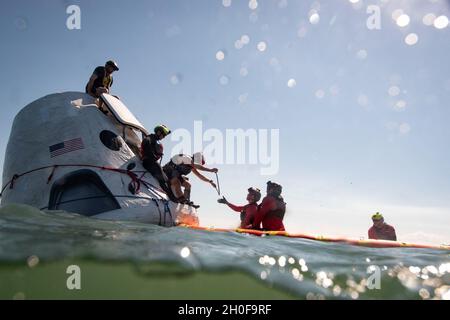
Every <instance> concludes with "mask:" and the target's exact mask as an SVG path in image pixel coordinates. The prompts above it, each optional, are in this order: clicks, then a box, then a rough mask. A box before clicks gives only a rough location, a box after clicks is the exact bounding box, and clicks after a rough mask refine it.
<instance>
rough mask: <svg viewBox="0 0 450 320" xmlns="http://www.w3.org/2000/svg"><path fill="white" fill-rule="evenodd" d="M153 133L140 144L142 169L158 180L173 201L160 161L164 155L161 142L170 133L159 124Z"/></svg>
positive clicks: (165, 127)
mask: <svg viewBox="0 0 450 320" xmlns="http://www.w3.org/2000/svg"><path fill="white" fill-rule="evenodd" d="M153 131H154V133H151V134H149V135H148V136H146V137H145V138H144V139H142V143H141V159H142V165H143V166H144V168H145V169H146V170H147V171H148V172H150V173H151V175H152V176H153V177H154V178H155V179H156V180H158V182H159V185H160V186H161V188H162V189H163V190H164V192H165V193H166V194H167V195H168V196H169V198H170V199H171V200H173V194H172V191H171V190H170V188H169V186H168V184H167V182H168V179H167V176H166V175H165V174H164V171H163V169H162V168H161V164H160V161H161V159H162V156H163V154H164V152H163V150H164V148H163V145H162V144H161V142H160V141H161V140H162V139H164V138H165V137H166V136H167V135H169V134H170V133H171V131H170V129H169V128H168V127H167V126H165V125H163V124H161V125H158V126H156V127H155V129H154V130H153Z"/></svg>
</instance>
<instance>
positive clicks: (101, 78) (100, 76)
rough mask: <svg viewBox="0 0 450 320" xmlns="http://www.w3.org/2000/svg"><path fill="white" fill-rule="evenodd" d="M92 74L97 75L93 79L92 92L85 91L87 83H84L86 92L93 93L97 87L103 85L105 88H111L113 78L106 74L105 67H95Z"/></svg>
mask: <svg viewBox="0 0 450 320" xmlns="http://www.w3.org/2000/svg"><path fill="white" fill-rule="evenodd" d="M94 74H96V75H97V79H95V81H94V84H93V85H92V92H87V85H86V93H92V94H95V93H96V90H97V88H100V87H105V88H107V89H109V88H111V86H112V84H113V82H114V79H113V77H112V75H109V76H106V69H105V67H97V68H95V70H94Z"/></svg>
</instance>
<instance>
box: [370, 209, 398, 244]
mask: <svg viewBox="0 0 450 320" xmlns="http://www.w3.org/2000/svg"><path fill="white" fill-rule="evenodd" d="M372 222H373V225H372V227H371V228H370V229H369V239H375V240H391V241H397V235H396V234H395V229H394V227H393V226H390V225H388V224H387V223H386V222H384V217H383V215H382V214H381V213H379V212H377V213H375V214H374V215H373V216H372Z"/></svg>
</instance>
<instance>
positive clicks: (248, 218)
mask: <svg viewBox="0 0 450 320" xmlns="http://www.w3.org/2000/svg"><path fill="white" fill-rule="evenodd" d="M260 199H261V191H260V190H259V189H258V188H253V187H250V188H248V194H247V201H248V204H246V205H244V206H237V205H234V204H232V203H230V202H228V200H227V199H226V198H225V197H222V198H221V199H219V200H217V202H219V203H223V204H226V205H227V206H228V207H230V208H231V210H234V211H236V212H239V213H240V214H241V225H240V228H241V229H251V228H252V226H253V220H255V215H256V213H257V212H258V201H259V200H260Z"/></svg>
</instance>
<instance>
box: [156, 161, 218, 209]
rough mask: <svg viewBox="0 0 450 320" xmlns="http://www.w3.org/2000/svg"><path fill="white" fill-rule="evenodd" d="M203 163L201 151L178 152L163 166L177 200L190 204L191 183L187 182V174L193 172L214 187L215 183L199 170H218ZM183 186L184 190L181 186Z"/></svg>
mask: <svg viewBox="0 0 450 320" xmlns="http://www.w3.org/2000/svg"><path fill="white" fill-rule="evenodd" d="M204 165H205V158H204V157H203V154H202V153H201V152H197V153H195V154H194V155H193V156H188V155H185V154H178V155H175V156H173V157H172V158H171V159H170V161H169V162H168V163H166V164H165V165H164V167H163V170H164V173H165V174H166V176H167V178H168V181H169V186H170V188H171V191H172V193H173V194H174V196H175V198H176V199H177V202H180V203H186V204H192V202H191V184H190V183H189V178H188V177H187V175H188V174H190V173H191V172H192V173H194V174H195V175H196V176H197V177H198V178H199V179H200V180H202V181H205V182H208V183H209V184H210V185H211V186H213V187H214V188H216V184H215V183H214V182H213V181H212V180H211V179H208V178H207V177H205V176H204V175H202V174H201V173H200V172H199V171H206V172H214V173H216V172H218V171H219V170H218V169H217V168H207V167H205V166H204ZM182 187H183V188H184V192H183V191H182V189H181V188H182Z"/></svg>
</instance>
